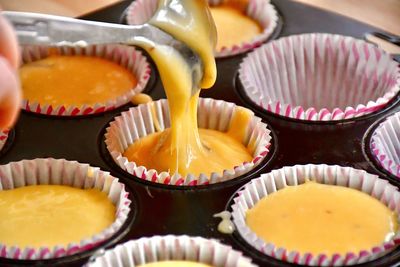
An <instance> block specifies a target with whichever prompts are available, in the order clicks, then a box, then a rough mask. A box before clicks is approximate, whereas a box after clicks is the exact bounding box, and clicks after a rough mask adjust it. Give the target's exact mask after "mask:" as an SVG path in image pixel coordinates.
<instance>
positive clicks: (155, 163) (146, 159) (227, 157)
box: [124, 129, 252, 175]
mask: <svg viewBox="0 0 400 267" xmlns="http://www.w3.org/2000/svg"><path fill="white" fill-rule="evenodd" d="M199 132H200V140H201V142H202V144H203V146H204V147H205V148H206V151H205V152H204V153H203V152H202V151H195V150H193V149H192V155H191V156H192V158H191V161H190V165H189V166H188V168H185V169H183V168H181V170H180V172H179V173H180V174H182V175H186V174H188V173H191V174H195V175H199V174H200V173H204V174H207V175H209V174H211V173H212V172H218V173H222V171H224V170H226V169H232V168H233V167H234V166H238V165H239V164H242V163H243V162H249V161H251V159H252V157H251V155H250V154H249V152H248V151H247V149H246V147H244V146H243V145H242V144H241V143H240V142H238V141H237V140H235V139H234V138H232V137H231V136H229V135H227V134H224V133H222V132H219V131H215V130H209V129H199ZM164 140H165V141H164ZM171 154H172V153H171V135H170V129H169V130H166V131H164V132H159V133H154V134H151V135H148V136H146V137H144V138H142V139H140V142H135V143H133V144H132V145H131V146H130V147H129V148H128V149H127V150H126V151H125V153H124V156H125V157H127V158H128V159H129V161H134V162H136V163H137V164H139V165H142V166H146V167H147V168H148V169H155V170H157V171H159V172H161V171H172V172H174V171H175V170H174V169H172V170H171V169H170V168H171V163H172V162H171ZM205 163H206V164H205ZM172 166H173V165H172Z"/></svg>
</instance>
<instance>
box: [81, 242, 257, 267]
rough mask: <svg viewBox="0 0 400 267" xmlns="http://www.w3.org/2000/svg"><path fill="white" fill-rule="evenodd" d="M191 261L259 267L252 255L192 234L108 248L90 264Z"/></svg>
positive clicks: (118, 265)
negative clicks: (243, 253)
mask: <svg viewBox="0 0 400 267" xmlns="http://www.w3.org/2000/svg"><path fill="white" fill-rule="evenodd" d="M168 260H169V261H172V260H174V261H191V262H198V263H204V264H209V265H212V266H221V267H222V266H224V267H240V266H241V267H255V266H257V265H254V264H252V263H251V260H250V259H249V258H246V257H244V256H242V253H241V252H239V251H236V250H233V249H232V248H231V247H229V246H227V245H223V244H221V243H219V242H218V241H215V240H209V239H205V238H202V237H189V236H173V235H168V236H153V237H144V238H141V239H138V240H132V241H129V242H127V243H124V244H120V245H118V246H116V247H115V248H114V249H112V250H107V251H106V252H105V253H103V255H100V256H97V257H96V255H95V257H94V258H93V259H92V260H91V261H89V263H88V264H87V265H86V266H87V267H111V266H112V267H122V266H132V267H133V266H139V265H144V264H147V263H152V262H157V261H168Z"/></svg>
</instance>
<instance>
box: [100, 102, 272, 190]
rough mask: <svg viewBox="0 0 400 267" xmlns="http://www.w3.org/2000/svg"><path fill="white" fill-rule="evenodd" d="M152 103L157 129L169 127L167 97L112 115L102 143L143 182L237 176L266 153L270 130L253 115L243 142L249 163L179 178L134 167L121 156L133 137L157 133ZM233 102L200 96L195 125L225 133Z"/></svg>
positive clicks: (211, 181) (177, 182)
mask: <svg viewBox="0 0 400 267" xmlns="http://www.w3.org/2000/svg"><path fill="white" fill-rule="evenodd" d="M153 104H154V108H155V114H156V116H157V121H158V122H159V124H160V128H161V129H160V130H161V131H163V130H164V129H166V128H169V127H170V120H169V108H168V102H167V100H165V99H163V100H158V101H155V102H152V103H149V104H142V105H139V106H137V107H133V108H130V109H129V110H128V111H126V112H122V114H121V115H120V116H118V117H116V118H115V120H114V121H113V122H111V123H110V127H108V128H107V130H106V134H105V137H106V140H105V142H106V145H107V149H108V151H109V152H110V154H111V156H112V158H113V159H114V161H115V162H116V163H117V165H118V166H120V167H121V168H122V169H123V170H124V171H126V172H128V173H130V174H132V175H134V176H136V177H138V178H141V179H144V180H147V181H151V182H156V183H162V184H168V185H188V186H194V185H205V184H214V183H219V182H223V181H227V180H230V179H233V178H235V177H238V176H240V175H242V174H244V173H247V172H249V171H250V170H252V169H254V168H255V167H256V166H257V165H258V164H259V163H260V162H262V160H263V159H264V158H265V156H266V155H267V154H268V152H269V147H270V145H271V143H270V141H271V136H270V131H269V130H268V129H267V125H266V124H265V123H263V122H261V119H260V118H258V117H256V116H254V114H253V117H252V118H251V120H250V122H249V124H248V126H247V131H246V137H245V138H244V140H243V144H244V145H245V146H246V147H247V148H248V149H249V151H253V159H252V161H251V162H244V163H243V164H241V165H239V166H232V167H233V168H232V169H229V170H224V171H223V173H216V172H214V173H212V174H211V175H210V174H200V175H199V176H197V177H196V176H195V175H192V174H188V175H187V176H186V177H182V176H181V175H179V174H174V175H171V174H170V173H168V172H161V173H158V172H157V171H156V170H153V169H150V170H147V168H146V167H144V166H137V165H136V163H135V162H130V161H128V159H127V158H126V157H124V156H123V153H124V152H125V150H126V149H127V148H128V147H129V145H131V144H133V143H134V142H135V141H136V140H138V139H140V138H142V137H144V136H147V135H149V134H152V133H155V132H157V129H156V127H155V126H154V119H153V116H152V111H151V110H152V108H151V107H152V105H153ZM236 107H237V106H236V105H235V104H234V103H229V102H225V101H222V100H214V99H210V98H200V100H199V105H198V116H197V117H198V126H199V128H206V129H213V130H217V131H222V132H225V131H227V130H228V129H229V127H230V121H231V118H232V115H233V114H234V112H235V110H236Z"/></svg>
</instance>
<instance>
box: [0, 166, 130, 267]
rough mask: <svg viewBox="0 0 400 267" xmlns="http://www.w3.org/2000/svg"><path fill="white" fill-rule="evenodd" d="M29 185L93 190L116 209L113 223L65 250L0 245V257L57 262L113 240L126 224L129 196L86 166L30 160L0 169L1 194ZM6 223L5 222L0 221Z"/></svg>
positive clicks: (111, 179)
mask: <svg viewBox="0 0 400 267" xmlns="http://www.w3.org/2000/svg"><path fill="white" fill-rule="evenodd" d="M29 185H65V186H71V187H76V188H81V189H90V188H96V189H98V190H100V191H102V192H104V193H106V194H107V196H108V198H109V199H110V201H111V202H112V203H113V204H114V205H115V207H116V214H115V221H114V222H113V223H112V224H111V225H110V226H108V227H107V228H106V229H104V230H103V231H102V232H100V233H98V234H96V235H94V236H92V237H89V238H86V239H84V240H81V241H80V242H79V243H70V244H68V245H67V246H64V245H58V246H54V247H41V248H31V247H16V246H7V245H4V244H1V243H0V257H3V258H10V259H18V260H42V259H50V258H59V257H63V256H67V255H72V254H76V253H79V252H82V251H85V250H88V249H92V248H94V247H96V246H97V245H99V244H101V243H102V242H104V241H106V240H107V239H108V238H110V237H111V236H113V235H114V234H115V233H116V232H117V231H118V230H119V229H120V228H121V226H122V225H123V224H124V223H125V221H126V220H127V218H128V213H129V211H130V202H131V201H130V200H129V198H128V193H127V192H126V191H125V187H124V185H123V184H122V183H119V182H118V179H117V178H115V177H113V176H111V175H110V174H109V173H108V172H104V171H101V170H100V169H99V168H96V167H91V166H89V165H88V164H81V163H78V162H76V161H67V160H65V159H52V158H47V159H33V160H22V161H18V162H11V163H9V164H6V165H0V190H12V189H15V188H19V187H23V186H29ZM3 219H5V218H3Z"/></svg>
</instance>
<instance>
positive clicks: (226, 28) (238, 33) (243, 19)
mask: <svg viewBox="0 0 400 267" xmlns="http://www.w3.org/2000/svg"><path fill="white" fill-rule="evenodd" d="M210 9H211V14H212V16H213V18H214V21H215V25H216V26H217V33H218V42H217V51H218V50H221V49H222V47H232V46H234V45H240V44H242V43H243V42H250V41H251V40H252V39H253V38H254V37H255V36H257V35H258V34H260V33H261V32H262V28H261V26H260V25H259V24H258V22H257V21H255V20H253V19H252V18H250V17H248V16H246V15H245V14H244V12H242V11H241V10H239V9H238V8H236V7H234V6H232V5H229V4H225V5H219V6H213V7H211V8H210Z"/></svg>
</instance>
